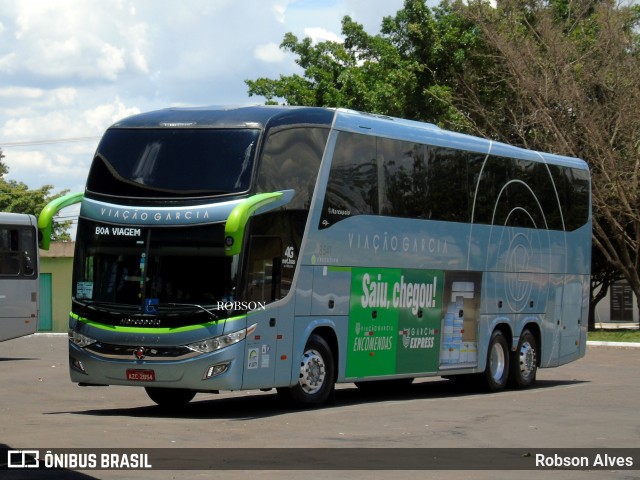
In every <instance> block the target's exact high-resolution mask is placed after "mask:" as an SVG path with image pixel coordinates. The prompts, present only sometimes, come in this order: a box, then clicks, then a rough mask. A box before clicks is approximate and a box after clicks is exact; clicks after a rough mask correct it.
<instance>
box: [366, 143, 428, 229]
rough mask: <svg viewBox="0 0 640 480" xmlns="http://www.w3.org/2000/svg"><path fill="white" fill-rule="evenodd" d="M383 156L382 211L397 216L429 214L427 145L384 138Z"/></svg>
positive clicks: (381, 151)
mask: <svg viewBox="0 0 640 480" xmlns="http://www.w3.org/2000/svg"><path fill="white" fill-rule="evenodd" d="M378 147H379V148H378V156H379V159H381V160H382V177H381V181H380V190H381V191H382V195H381V197H382V198H381V201H380V213H381V214H382V215H390V216H394V217H408V218H413V217H415V218H427V215H428V213H427V206H428V204H429V189H428V188H427V187H428V184H429V182H428V174H429V170H428V168H427V161H426V159H425V148H424V146H423V145H419V144H415V143H408V142H399V141H396V140H389V139H380V140H379V141H378Z"/></svg>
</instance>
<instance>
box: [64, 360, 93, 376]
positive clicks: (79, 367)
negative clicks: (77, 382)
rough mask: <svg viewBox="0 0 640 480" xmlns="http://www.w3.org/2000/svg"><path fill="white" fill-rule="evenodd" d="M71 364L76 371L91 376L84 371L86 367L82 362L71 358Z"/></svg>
mask: <svg viewBox="0 0 640 480" xmlns="http://www.w3.org/2000/svg"><path fill="white" fill-rule="evenodd" d="M69 364H70V365H71V368H73V369H74V370H77V371H78V372H80V373H84V374H85V375H89V374H88V373H87V371H86V370H85V369H84V365H83V364H82V362H81V361H80V360H78V359H76V358H73V357H69Z"/></svg>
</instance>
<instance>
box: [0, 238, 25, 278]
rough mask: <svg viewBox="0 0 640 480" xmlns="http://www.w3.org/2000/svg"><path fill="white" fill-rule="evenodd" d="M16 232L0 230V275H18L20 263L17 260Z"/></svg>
mask: <svg viewBox="0 0 640 480" xmlns="http://www.w3.org/2000/svg"><path fill="white" fill-rule="evenodd" d="M17 250H18V231H17V230H13V229H9V228H2V229H0V275H18V274H19V273H20V262H19V260H18V256H17V254H18V252H17Z"/></svg>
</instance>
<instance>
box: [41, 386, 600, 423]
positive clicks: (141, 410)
mask: <svg viewBox="0 0 640 480" xmlns="http://www.w3.org/2000/svg"><path fill="white" fill-rule="evenodd" d="M582 383H588V382H587V381H583V380H538V381H536V383H535V385H534V386H533V387H531V388H529V389H527V390H522V392H523V393H524V392H527V391H535V390H544V389H553V388H558V387H565V386H570V385H579V384H582ZM510 392H518V390H505V391H503V392H497V393H487V392H483V391H481V390H479V389H478V388H473V387H471V386H469V385H465V384H461V383H457V382H454V381H451V380H445V379H442V380H435V381H427V382H417V383H414V384H412V385H410V386H409V387H406V388H403V389H401V390H389V391H376V392H370V391H363V390H359V389H358V388H357V387H355V386H354V385H349V384H345V385H342V386H339V388H337V389H336V392H335V396H334V399H333V401H331V402H329V403H328V404H327V405H326V406H323V407H321V408H340V407H344V406H351V405H365V404H374V403H381V402H388V401H403V400H406V401H409V400H420V399H438V398H443V399H446V398H457V397H465V396H473V395H496V396H499V395H503V394H509V393H510ZM304 411H306V410H304V409H297V408H295V407H292V406H291V405H290V404H288V403H287V402H285V401H284V400H283V399H282V398H281V397H280V396H279V395H277V394H276V393H275V390H273V391H271V392H266V393H265V392H257V391H248V392H240V393H238V394H237V395H236V394H233V395H231V396H225V397H222V398H221V397H218V396H217V395H214V394H198V395H197V396H196V397H195V399H194V400H193V401H191V402H190V403H189V404H188V405H186V406H184V407H182V409H181V410H180V411H176V410H167V409H164V408H161V407H158V406H157V405H155V404H151V405H149V406H143V407H131V408H101V409H91V410H84V411H66V412H50V413H49V414H50V415H55V414H61V413H64V414H75V415H89V416H96V417H122V416H129V417H137V418H185V419H196V420H199V419H201V420H207V419H210V420H211V419H219V420H237V421H247V420H258V419H263V418H269V417H276V416H280V415H287V414H290V413H294V412H304Z"/></svg>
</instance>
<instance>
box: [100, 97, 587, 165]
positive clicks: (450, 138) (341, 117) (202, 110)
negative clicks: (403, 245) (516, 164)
mask: <svg viewBox="0 0 640 480" xmlns="http://www.w3.org/2000/svg"><path fill="white" fill-rule="evenodd" d="M301 124H308V125H325V126H327V127H329V126H332V127H333V128H334V129H336V130H341V131H348V132H354V133H361V134H365V135H376V136H381V137H387V138H394V139H398V140H405V141H409V142H416V143H424V144H429V145H435V146H443V147H445V146H446V147H452V148H457V149H460V150H467V151H473V152H480V153H491V154H492V155H498V156H504V157H512V158H519V159H523V160H532V161H537V162H539V161H543V162H548V163H552V164H558V165H564V166H568V167H572V168H579V169H585V170H586V169H588V166H587V164H586V162H584V161H583V160H580V159H578V158H573V157H566V156H561V155H554V154H549V153H543V152H536V151H533V150H527V149H524V148H519V147H514V146H511V145H507V144H505V143H500V142H496V141H492V140H488V139H485V138H480V137H474V136H471V135H465V134H461V133H456V132H452V131H448V130H443V129H441V128H439V127H438V126H437V125H434V124H431V123H423V122H417V121H413V120H405V119H400V118H394V117H389V116H385V115H375V114H368V113H362V112H357V111H354V110H348V109H343V108H338V109H333V108H322V107H292V106H273V105H248V106H207V107H193V108H167V109H163V110H156V111H152V112H147V113H142V114H138V115H134V116H131V117H128V118H125V119H123V120H121V121H119V122H117V123H115V124H114V125H112V128H225V127H226V128H261V129H266V128H273V127H277V126H284V125H301Z"/></svg>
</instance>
